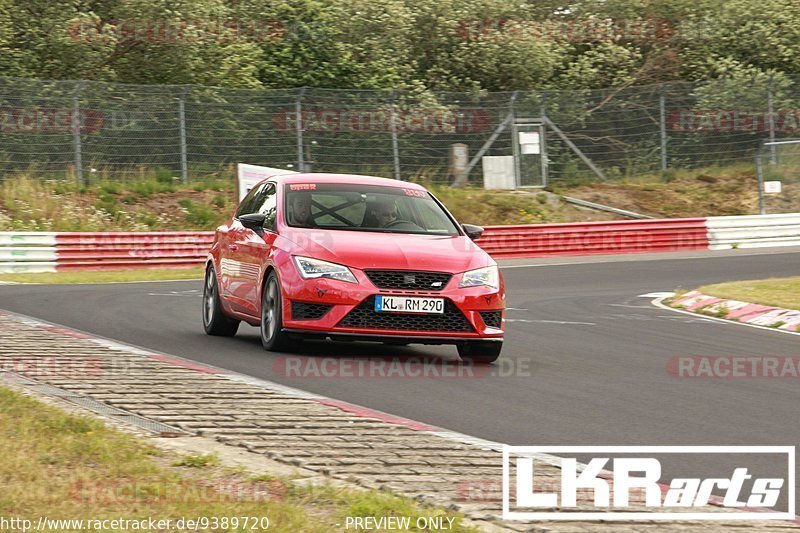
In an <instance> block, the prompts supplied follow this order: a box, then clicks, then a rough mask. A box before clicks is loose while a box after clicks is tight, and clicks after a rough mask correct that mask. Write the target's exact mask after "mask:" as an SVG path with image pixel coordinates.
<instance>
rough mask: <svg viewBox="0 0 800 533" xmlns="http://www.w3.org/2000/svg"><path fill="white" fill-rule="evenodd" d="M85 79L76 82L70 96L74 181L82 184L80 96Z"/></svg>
mask: <svg viewBox="0 0 800 533" xmlns="http://www.w3.org/2000/svg"><path fill="white" fill-rule="evenodd" d="M85 84H86V80H83V81H81V82H80V83H78V87H77V88H76V89H75V94H74V95H73V96H72V124H71V126H72V144H73V148H74V151H75V181H77V183H78V185H83V154H82V153H81V108H80V97H81V91H83V86H84V85H85Z"/></svg>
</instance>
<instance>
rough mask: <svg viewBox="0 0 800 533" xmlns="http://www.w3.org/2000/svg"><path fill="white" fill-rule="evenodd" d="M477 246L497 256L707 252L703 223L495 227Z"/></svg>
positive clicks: (694, 220) (692, 220)
mask: <svg viewBox="0 0 800 533" xmlns="http://www.w3.org/2000/svg"><path fill="white" fill-rule="evenodd" d="M484 235H485V237H483V238H481V239H480V240H479V241H478V244H480V246H481V247H482V248H483V249H484V250H486V251H487V252H489V254H491V255H492V256H493V257H496V258H503V257H543V256H553V255H590V254H615V253H616V254H628V253H641V252H666V251H679V250H706V249H708V239H707V232H706V225H705V219H704V218H687V219H669V220H646V221H644V220H643V221H639V220H622V221H613V222H586V223H577V224H530V225H521V226H490V227H488V228H486V232H485V233H484Z"/></svg>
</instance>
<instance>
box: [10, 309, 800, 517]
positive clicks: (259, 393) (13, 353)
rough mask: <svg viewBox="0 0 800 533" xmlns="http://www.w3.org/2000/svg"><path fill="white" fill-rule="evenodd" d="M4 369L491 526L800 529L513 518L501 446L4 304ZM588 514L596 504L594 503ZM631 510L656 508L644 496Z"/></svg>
mask: <svg viewBox="0 0 800 533" xmlns="http://www.w3.org/2000/svg"><path fill="white" fill-rule="evenodd" d="M265 357H269V355H268V354H265ZM0 365H1V366H0V370H2V372H3V379H4V380H7V381H8V382H10V383H15V384H16V385H18V386H19V385H21V386H22V387H23V388H26V389H28V390H30V391H32V392H33V393H35V394H37V395H45V396H50V397H57V398H60V399H61V400H65V401H68V402H71V403H72V404H76V405H79V406H81V407H82V408H86V409H90V410H91V411H93V412H95V413H97V414H99V415H102V416H104V417H105V418H106V419H107V420H112V421H114V422H115V424H114V425H116V426H118V427H120V426H122V427H130V430H131V431H134V432H136V433H139V434H141V433H142V430H143V428H144V429H146V430H147V431H149V432H151V433H150V434H152V435H154V436H156V437H164V436H179V435H182V434H184V435H193V436H198V435H199V436H204V437H210V438H213V439H215V440H216V441H218V442H220V443H224V444H226V445H229V446H235V447H239V449H240V450H242V451H243V450H247V452H245V453H248V454H258V457H257V458H258V459H263V458H264V457H268V458H270V459H272V460H274V461H279V462H280V463H285V464H287V465H294V466H296V467H301V468H303V469H306V470H310V471H314V472H316V473H318V474H321V475H324V476H327V477H329V478H332V479H335V480H343V481H347V482H349V483H353V484H356V485H359V486H362V487H366V488H375V489H379V488H385V489H390V490H392V491H394V492H396V493H398V494H402V495H405V496H409V497H412V498H416V499H418V500H419V501H421V502H422V503H426V504H431V505H435V506H440V507H444V508H447V509H449V510H453V511H458V512H462V513H464V514H465V515H466V517H467V518H468V519H469V520H470V521H471V523H472V524H474V525H478V526H479V527H482V528H484V529H486V530H494V531H496V530H506V531H542V532H544V531H553V532H589V531H623V532H633V531H637V532H638V531H654V532H655V531H681V532H694V531H697V532H700V531H702V532H706V531H720V530H725V531H736V530H742V531H743V530H759V531H770V532H778V531H784V530H785V531H789V530H791V531H800V524H797V523H795V522H788V521H760V522H748V521H745V522H742V521H735V520H726V521H714V522H703V521H697V520H695V521H680V522H664V521H644V522H619V521H617V522H586V521H567V522H561V521H558V522H557V521H549V522H515V521H503V520H502V513H501V490H500V486H501V480H502V454H501V451H500V450H501V446H500V445H499V444H497V443H490V442H487V441H481V440H479V439H472V438H470V437H467V436H465V435H460V434H456V433H451V432H448V431H445V430H442V429H439V428H435V427H431V426H427V425H425V424H420V423H416V422H413V421H409V420H405V419H399V418H393V417H391V416H388V415H385V414H383V413H377V412H374V411H370V410H368V409H363V408H359V407H357V406H353V405H350V404H346V403H344V402H338V401H335V400H330V399H327V398H323V397H320V396H317V395H314V394H310V393H304V392H302V391H299V390H296V389H290V388H288V387H282V386H280V385H277V384H273V383H269V382H265V381H260V380H257V379H255V378H250V377H247V376H243V375H239V374H234V373H230V372H227V371H225V370H221V369H218V368H213V367H208V366H204V365H201V364H196V363H192V362H190V361H187V360H185V359H180V358H177V357H173V356H169V355H166V354H160V353H155V352H150V351H146V350H142V349H139V348H135V347H131V346H127V345H123V344H119V343H115V342H113V341H108V340H105V339H99V338H93V337H91V336H89V335H85V334H82V333H80V332H77V331H73V330H70V329H67V328H62V327H59V326H54V325H52V324H47V323H44V322H40V321H37V320H34V319H30V318H27V317H22V316H18V315H14V314H11V313H7V312H3V311H0ZM156 440H163V439H156ZM253 457H254V460H255V459H256V456H253ZM542 461H543V462H539V461H537V464H536V468H537V469H536V476H537V480H536V483H537V486H549V487H553V486H558V484H559V483H560V481H558V480H559V479H560V478H559V477H558V473H559V471H558V468H557V467H556V466H553V464H546V463H547V462H548V461H549V458H548V457H547V456H543V457H542ZM579 501H580V499H579ZM636 503H639V504H640V506H639V507H638V508H637V507H636ZM581 510H584V511H595V510H596V509H594V508H591V507H590V506H589V505H588V502H587V505H586V506H582V509H581ZM631 510H640V511H647V509H646V508H644V507H643V506H641V503H640V502H636V498H635V499H634V505H633V506H632V507H631ZM706 510H707V511H710V512H730V510H725V509H721V508H719V507H715V506H709V507H708V509H704V511H706Z"/></svg>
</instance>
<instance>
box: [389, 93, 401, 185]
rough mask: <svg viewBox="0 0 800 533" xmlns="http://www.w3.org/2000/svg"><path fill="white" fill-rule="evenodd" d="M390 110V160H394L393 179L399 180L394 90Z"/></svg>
mask: <svg viewBox="0 0 800 533" xmlns="http://www.w3.org/2000/svg"><path fill="white" fill-rule="evenodd" d="M391 99H392V108H391V110H392V111H391V116H390V117H389V120H390V126H391V130H392V159H393V160H394V179H396V180H399V179H401V178H400V145H399V143H398V142H397V122H396V120H395V117H396V114H397V112H396V109H395V105H394V90H392V96H391Z"/></svg>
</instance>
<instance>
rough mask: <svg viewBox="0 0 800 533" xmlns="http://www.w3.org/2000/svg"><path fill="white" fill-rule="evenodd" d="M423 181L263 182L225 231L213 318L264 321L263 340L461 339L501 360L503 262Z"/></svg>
mask: <svg viewBox="0 0 800 533" xmlns="http://www.w3.org/2000/svg"><path fill="white" fill-rule="evenodd" d="M482 231H483V228H480V227H477V226H470V225H467V224H465V225H463V226H462V225H459V224H458V223H457V222H456V220H455V219H454V218H453V216H452V215H451V214H450V213H449V212H448V211H447V209H445V207H444V206H443V205H442V204H441V203H440V202H439V201H438V200H437V199H436V198H435V197H434V196H433V195H432V194H431V193H429V192H428V191H427V190H426V189H425V188H424V187H421V186H420V185H417V184H414V183H407V182H402V181H397V180H392V179H385V178H375V177H368V176H353V175H339V174H287V175H281V176H274V177H271V178H269V179H267V180H265V181H262V182H261V183H259V184H258V185H256V186H255V187H254V188H253V189H252V190H250V192H249V193H248V194H247V196H246V197H245V198H244V199H243V200H242V202H241V203H240V204H239V207H238V208H237V210H236V213H235V214H234V215H233V218H232V219H231V220H230V221H229V222H228V223H227V224H226V225H223V226H220V227H219V228H217V230H216V236H215V238H214V244H213V245H212V247H211V251H210V252H209V254H208V260H207V264H206V278H205V288H204V295H203V326H204V328H205V331H206V333H208V334H209V335H221V336H231V335H234V334H235V333H236V330H237V329H238V327H239V323H240V322H241V321H245V322H247V323H248V324H251V325H253V326H260V328H261V340H262V343H263V345H264V348H265V349H267V350H271V351H279V350H284V349H287V348H290V347H291V345H292V342H293V341H295V340H299V339H303V338H319V339H324V338H326V337H327V338H331V339H333V340H337V339H339V340H367V341H379V342H384V343H387V344H398V345H405V344H410V343H421V344H455V345H456V346H457V348H458V353H459V355H460V356H461V358H462V359H464V360H469V361H473V362H478V363H489V362H492V361H495V360H496V359H497V358H498V356H499V355H500V350H501V348H502V345H503V322H504V319H503V315H504V310H505V289H504V286H503V278H502V276H501V275H500V272H499V270H498V268H497V264H496V263H495V262H494V260H493V259H492V258H491V257H489V255H488V254H487V253H486V252H484V251H483V250H482V249H481V248H480V247H478V246H477V245H476V244H475V243H474V242H472V241H473V240H475V239H477V238H478V237H480V235H481V232H482Z"/></svg>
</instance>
